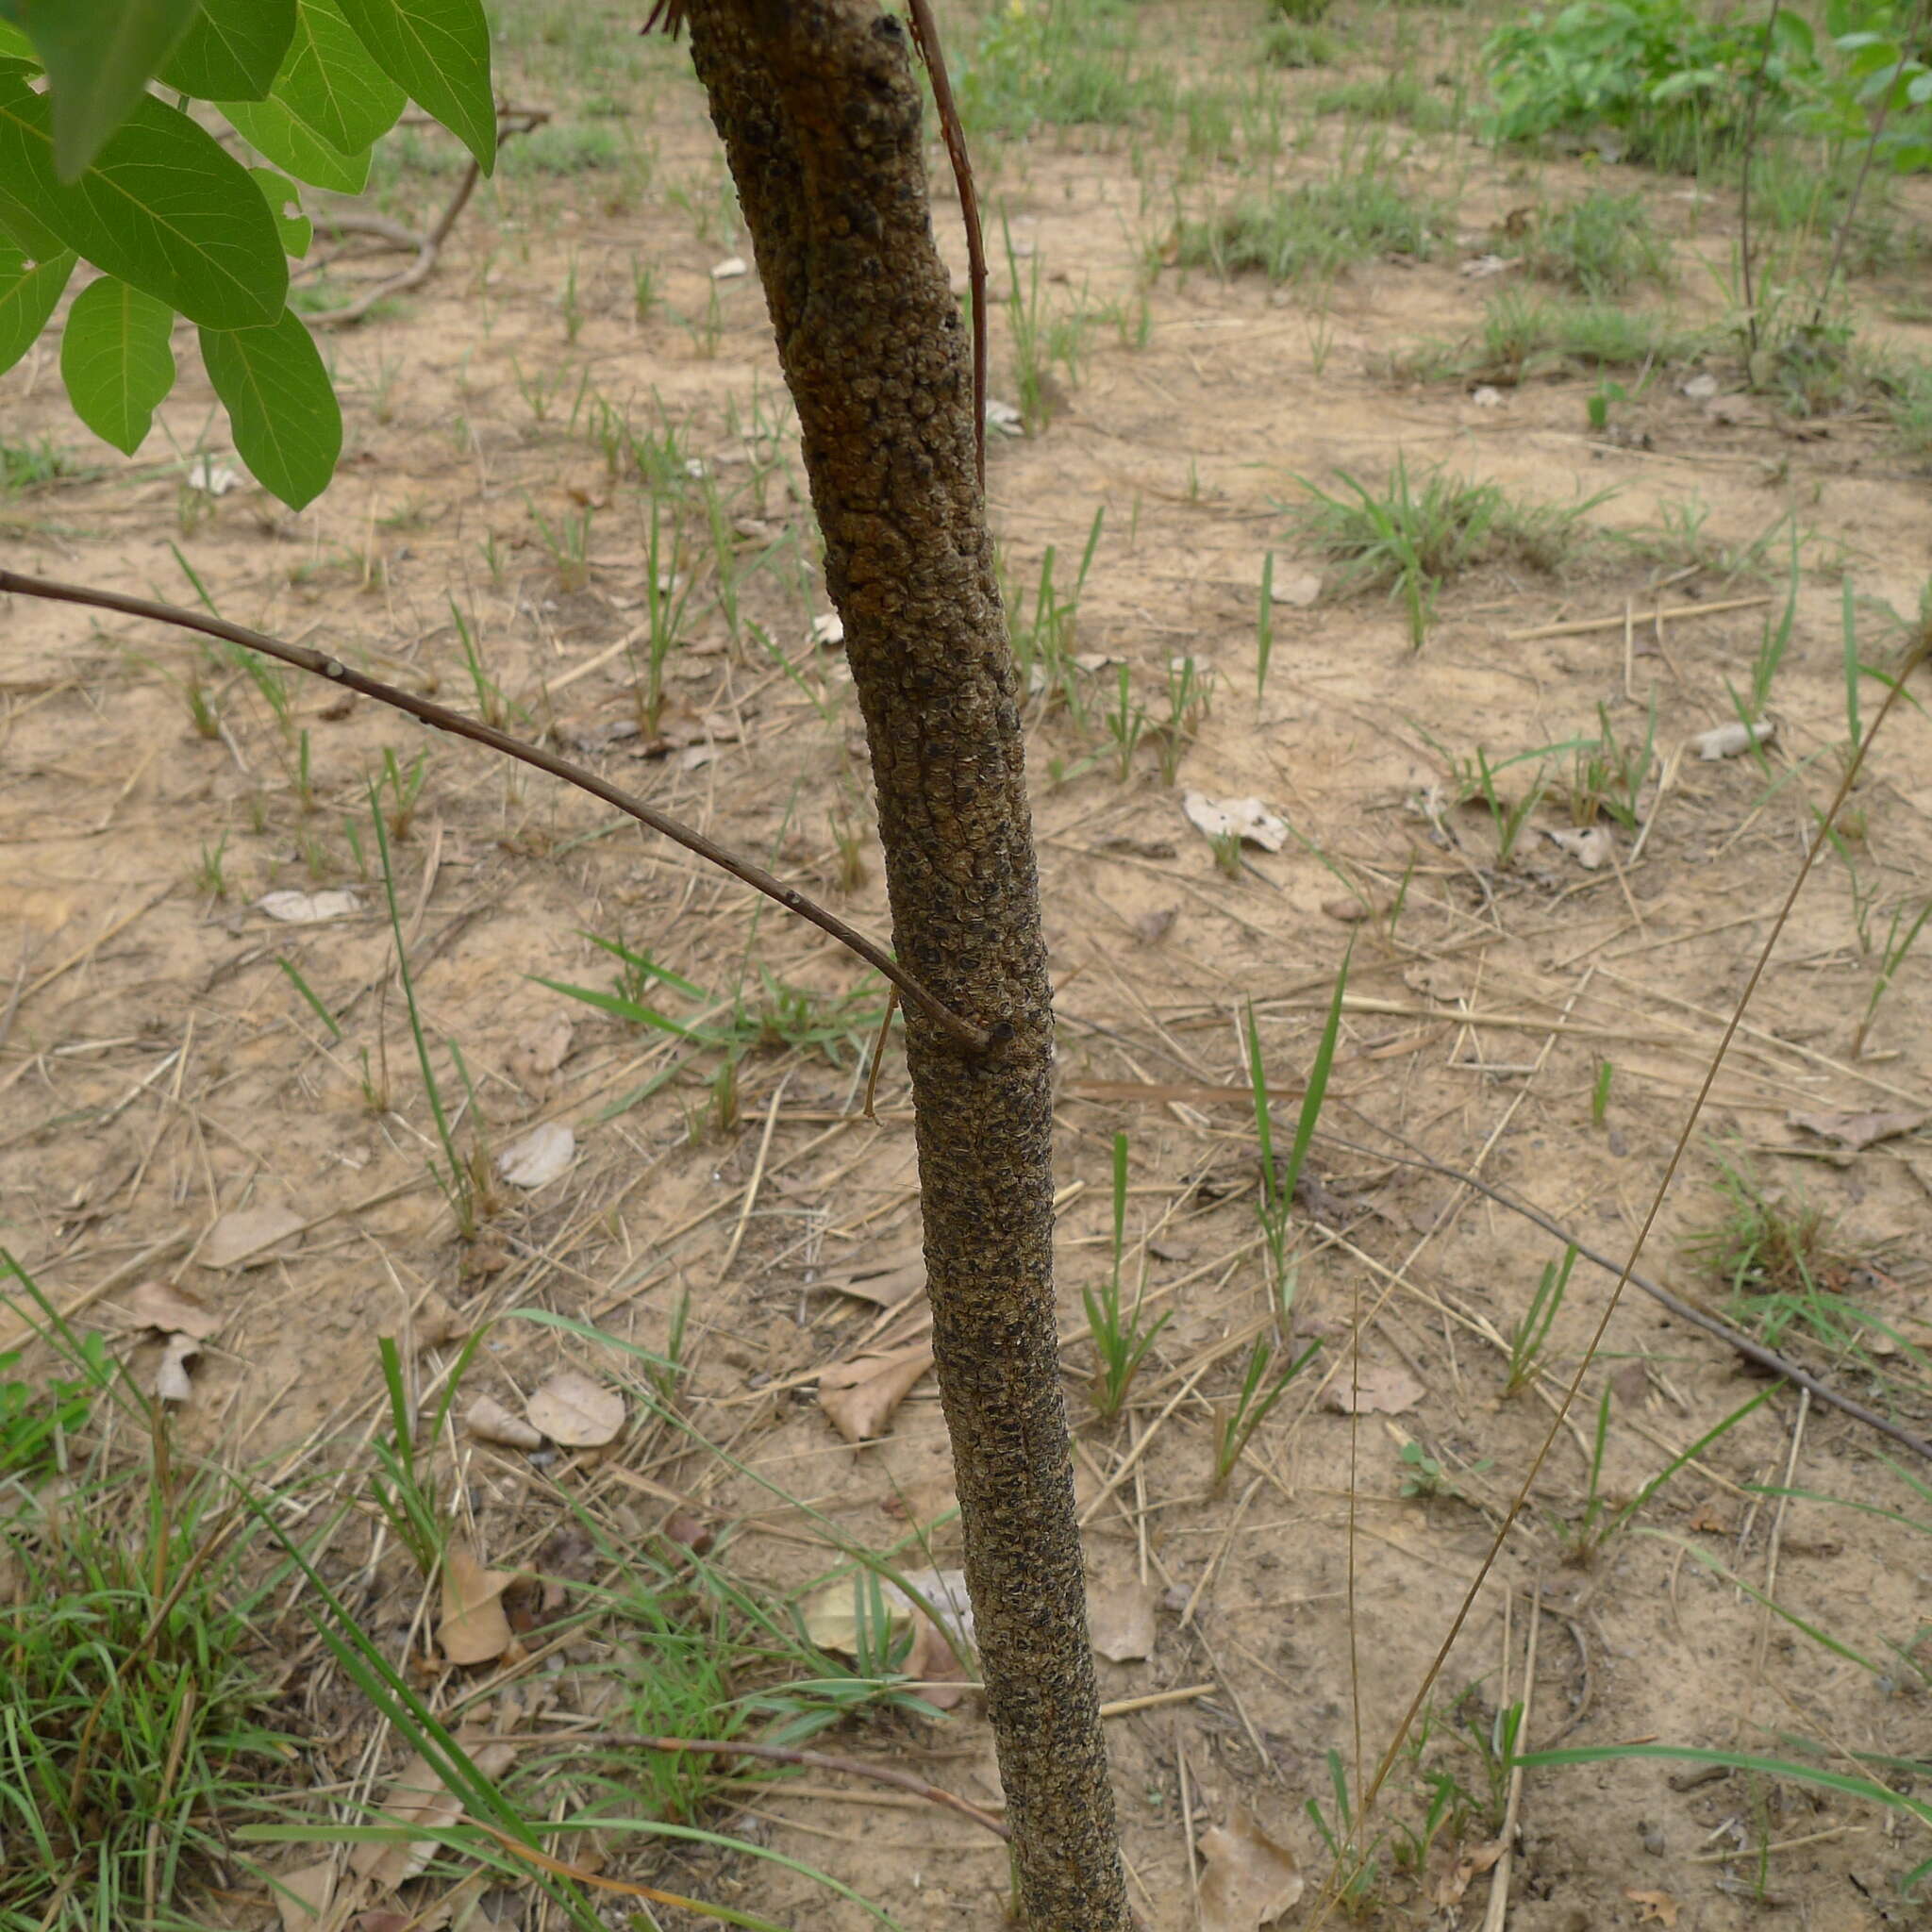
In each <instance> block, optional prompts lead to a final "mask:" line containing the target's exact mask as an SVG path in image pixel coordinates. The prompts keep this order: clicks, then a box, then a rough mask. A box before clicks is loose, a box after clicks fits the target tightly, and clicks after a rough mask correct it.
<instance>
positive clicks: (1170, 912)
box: [1134, 906, 1181, 946]
mask: <svg viewBox="0 0 1932 1932" xmlns="http://www.w3.org/2000/svg"><path fill="white" fill-rule="evenodd" d="M1180 909H1181V908H1179V907H1178V906H1161V907H1158V908H1156V909H1155V910H1154V911H1152V912H1143V913H1141V916H1140V918H1138V919H1137V920H1135V922H1134V937H1135V938H1136V939H1137V940H1139V941H1141V944H1142V945H1143V946H1158V944H1159V943H1160V942H1161V941H1162V940H1164V939H1165V938H1166V937H1167V936H1168V934H1169V933H1171V932H1172V931H1173V930H1174V920H1175V919H1176V918H1177V917H1178V916H1179V914H1180Z"/></svg>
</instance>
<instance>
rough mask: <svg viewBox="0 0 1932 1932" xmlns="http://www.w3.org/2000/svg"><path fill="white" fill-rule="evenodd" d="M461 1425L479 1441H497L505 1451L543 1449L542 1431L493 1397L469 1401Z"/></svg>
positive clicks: (476, 1398) (486, 1396) (481, 1396)
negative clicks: (513, 1413)
mask: <svg viewBox="0 0 1932 1932" xmlns="http://www.w3.org/2000/svg"><path fill="white" fill-rule="evenodd" d="M463 1426H464V1428H466V1429H467V1430H468V1431H469V1432H470V1434H471V1435H473V1436H475V1439H476V1440H477V1441H479V1442H496V1443H500V1444H501V1445H502V1446H503V1447H504V1448H506V1449H541V1448H542V1446H543V1436H542V1432H541V1430H538V1429H533V1428H532V1427H531V1426H530V1425H529V1424H528V1423H526V1422H525V1420H524V1419H523V1417H522V1416H520V1415H512V1414H511V1413H510V1411H509V1410H508V1409H507V1408H506V1407H504V1406H503V1404H502V1403H500V1402H499V1401H497V1399H496V1398H495V1396H493V1395H478V1396H475V1397H474V1398H473V1399H472V1401H471V1403H470V1406H469V1407H468V1408H467V1409H466V1410H465V1411H464V1413H463Z"/></svg>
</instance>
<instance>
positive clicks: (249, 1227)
mask: <svg viewBox="0 0 1932 1932" xmlns="http://www.w3.org/2000/svg"><path fill="white" fill-rule="evenodd" d="M302 1226H303V1218H302V1216H301V1215H299V1214H297V1213H296V1212H295V1210H294V1209H293V1208H285V1207H283V1206H282V1204H281V1203H280V1202H278V1201H265V1202H263V1203H261V1204H260V1205H258V1206H257V1207H254V1208H238V1209H237V1210H236V1211H235V1212H234V1213H233V1214H225V1215H223V1216H222V1218H221V1219H220V1220H219V1221H217V1222H216V1223H215V1224H214V1225H213V1226H212V1227H211V1228H209V1229H208V1239H207V1240H206V1241H203V1242H202V1244H201V1249H200V1252H199V1253H198V1254H197V1255H196V1256H195V1259H196V1260H198V1261H199V1262H200V1263H201V1265H202V1266H203V1267H204V1268H259V1267H260V1266H261V1265H262V1263H263V1262H264V1261H267V1260H268V1259H269V1258H270V1255H269V1250H270V1249H271V1248H274V1247H275V1246H276V1245H277V1244H278V1243H280V1242H282V1241H287V1240H288V1239H289V1237H290V1236H291V1235H292V1234H296V1233H299V1232H300V1231H301V1229H302Z"/></svg>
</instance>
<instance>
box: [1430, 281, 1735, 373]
mask: <svg viewBox="0 0 1932 1932" xmlns="http://www.w3.org/2000/svg"><path fill="white" fill-rule="evenodd" d="M1700 346H1701V338H1700V337H1698V336H1697V335H1696V334H1694V333H1693V332H1691V330H1688V329H1683V328H1679V327H1678V326H1677V325H1675V324H1674V323H1673V322H1671V321H1670V320H1669V318H1668V317H1665V316H1662V315H1658V314H1657V313H1655V312H1654V311H1650V310H1646V309H1641V308H1622V307H1619V306H1618V305H1616V304H1614V303H1611V302H1606V301H1587V302H1551V301H1547V300H1545V299H1543V298H1542V297H1540V296H1535V295H1525V294H1523V293H1522V292H1520V291H1515V290H1512V291H1509V292H1508V293H1507V294H1504V295H1499V296H1498V297H1497V298H1496V299H1495V300H1494V301H1492V302H1491V303H1490V305H1489V306H1488V308H1485V309H1484V311H1483V322H1482V327H1481V329H1480V331H1479V332H1478V333H1477V334H1476V335H1475V336H1474V337H1471V338H1465V339H1464V340H1463V341H1459V342H1445V341H1434V342H1424V343H1422V344H1420V345H1419V346H1418V347H1416V348H1414V349H1411V350H1409V351H1408V352H1407V353H1406V354H1405V355H1403V356H1401V357H1399V358H1395V359H1394V362H1393V365H1392V366H1393V367H1394V369H1395V372H1396V373H1397V374H1398V375H1404V376H1407V377H1408V378H1410V379H1411V380H1413V381H1418V382H1449V381H1474V382H1493V383H1500V384H1502V385H1504V386H1506V387H1507V386H1511V385H1514V384H1516V383H1520V382H1527V381H1529V380H1530V379H1531V378H1532V377H1534V376H1539V375H1547V376H1559V375H1567V374H1570V373H1572V372H1574V371H1577V370H1599V369H1653V368H1656V367H1657V365H1659V364H1667V363H1676V362H1682V361H1686V360H1688V359H1689V358H1691V356H1693V355H1694V354H1695V353H1696V352H1697V350H1698V348H1699V347H1700Z"/></svg>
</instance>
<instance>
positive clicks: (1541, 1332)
mask: <svg viewBox="0 0 1932 1932" xmlns="http://www.w3.org/2000/svg"><path fill="white" fill-rule="evenodd" d="M1606 1064H1607V1062H1606ZM1576 1254H1577V1249H1576V1243H1575V1242H1574V1241H1572V1242H1571V1243H1570V1245H1569V1246H1568V1247H1567V1248H1565V1249H1564V1250H1563V1258H1562V1260H1561V1261H1560V1262H1557V1261H1545V1262H1544V1263H1543V1272H1542V1279H1541V1281H1539V1282H1538V1283H1537V1290H1536V1292H1535V1293H1534V1294H1533V1295H1531V1296H1530V1298H1529V1311H1528V1312H1527V1313H1526V1314H1525V1315H1524V1318H1523V1320H1522V1321H1520V1322H1519V1323H1517V1324H1516V1325H1515V1327H1513V1328H1512V1329H1511V1330H1510V1331H1509V1380H1508V1382H1507V1384H1506V1386H1505V1388H1504V1391H1503V1392H1504V1393H1505V1394H1506V1395H1518V1394H1521V1393H1522V1391H1524V1389H1526V1388H1528V1386H1529V1384H1530V1382H1531V1380H1532V1379H1533V1378H1534V1376H1535V1374H1536V1373H1537V1364H1538V1362H1539V1361H1540V1360H1541V1357H1542V1352H1543V1344H1544V1343H1545V1342H1546V1341H1548V1340H1549V1337H1550V1324H1551V1323H1552V1322H1554V1321H1555V1320H1556V1319H1557V1309H1558V1308H1560V1307H1562V1306H1563V1296H1564V1294H1565V1293H1566V1292H1567V1291H1568V1290H1569V1287H1570V1271H1571V1270H1572V1269H1573V1268H1574V1267H1575V1266H1576Z"/></svg>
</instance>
